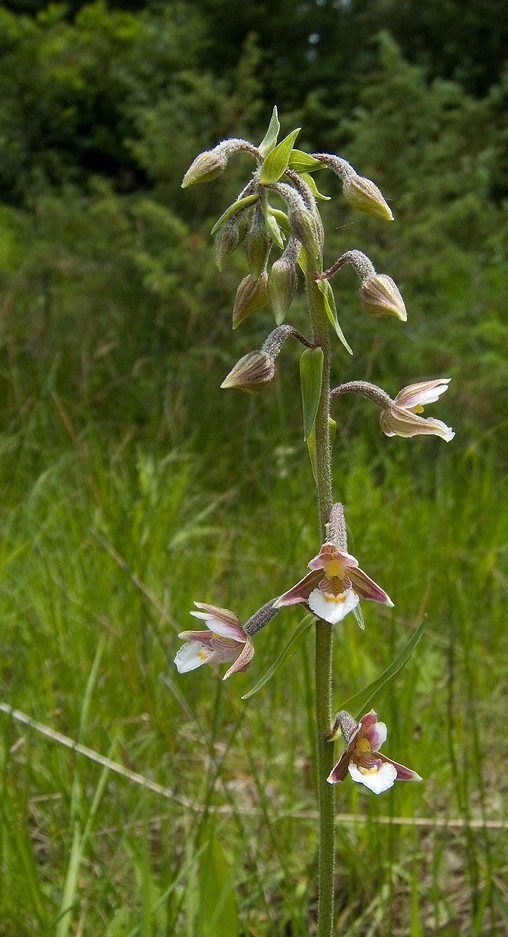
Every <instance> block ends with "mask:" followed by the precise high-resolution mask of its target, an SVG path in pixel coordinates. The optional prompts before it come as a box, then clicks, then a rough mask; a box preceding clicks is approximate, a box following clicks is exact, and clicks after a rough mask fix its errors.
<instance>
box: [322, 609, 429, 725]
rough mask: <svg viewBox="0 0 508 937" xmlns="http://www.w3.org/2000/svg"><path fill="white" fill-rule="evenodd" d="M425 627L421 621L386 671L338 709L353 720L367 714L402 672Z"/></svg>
mask: <svg viewBox="0 0 508 937" xmlns="http://www.w3.org/2000/svg"><path fill="white" fill-rule="evenodd" d="M425 625H426V620H425V619H423V621H422V623H421V624H420V626H419V627H418V628H417V629H416V631H414V632H413V634H412V635H411V637H410V638H409V640H408V641H406V643H405V644H404V646H403V647H402V648H401V650H400V651H399V653H398V654H397V657H396V658H395V660H394V661H393V664H390V666H389V667H387V668H386V670H384V671H383V673H382V674H381V676H380V677H378V678H377V679H376V680H373V681H372V683H369V685H368V686H366V687H365V688H364V689H363V690H360V691H359V692H358V693H355V694H354V696H350V697H349V699H347V700H346V702H345V703H343V704H342V705H341V707H340V709H345V710H346V712H349V713H351V715H352V716H354V717H355V719H357V718H359V717H360V715H363V713H365V712H367V711H368V709H369V707H372V706H373V704H374V702H375V701H376V700H377V699H379V698H380V697H381V696H382V695H383V693H386V691H387V690H388V688H389V687H390V686H391V684H392V683H393V681H394V680H395V677H396V676H397V674H398V673H400V671H401V670H402V668H403V667H404V666H405V665H406V664H407V662H408V660H409V658H410V657H411V654H412V653H413V651H414V649H415V647H416V645H417V644H418V642H419V641H420V639H421V637H422V635H423V632H424V629H425Z"/></svg>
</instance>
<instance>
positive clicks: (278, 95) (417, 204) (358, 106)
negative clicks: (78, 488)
mask: <svg viewBox="0 0 508 937" xmlns="http://www.w3.org/2000/svg"><path fill="white" fill-rule="evenodd" d="M481 6H482V9H481V10H480V5H479V4H474V3H471V4H469V5H468V6H467V9H466V10H465V12H464V16H463V17H462V8H460V9H459V7H458V5H457V4H456V3H455V2H451V0H449V2H447V3H446V4H438V3H432V4H426V5H423V6H420V7H419V8H418V10H416V8H415V5H414V4H413V3H411V2H407V3H404V4H399V3H395V2H392V0H387V2H386V3H384V4H383V5H382V11H383V12H382V17H381V13H380V10H381V5H380V4H377V3H372V2H367V0H352V2H351V3H347V4H337V3H332V2H328V0H320V2H316V3H309V4H301V5H298V6H295V5H294V4H290V3H283V4H280V5H276V4H268V3H266V2H264V0H257V2H256V3H253V4H250V5H243V6H241V7H238V8H237V7H235V11H234V16H233V15H231V7H230V4H229V3H228V2H226V0H193V2H192V3H180V2H177V0H176V2H173V3H169V4H164V5H161V4H160V3H156V2H153V3H146V4H141V5H136V9H134V5H133V4H129V3H117V4H114V5H111V7H108V6H106V5H105V3H103V2H97V3H93V4H88V5H87V4H79V3H76V4H71V5H67V6H63V5H51V6H47V5H46V4H44V3H36V2H33V3H32V4H31V3H25V4H22V3H19V4H15V3H11V4H4V5H3V6H0V139H1V141H2V146H1V148H0V289H1V296H2V310H3V341H4V344H5V343H7V344H8V347H9V351H10V361H11V364H12V366H13V368H14V369H15V372H16V373H18V374H21V373H22V372H24V373H26V374H27V380H26V387H30V386H31V385H30V381H31V380H32V381H33V382H34V383H33V385H32V386H33V388H34V393H35V392H36V391H35V387H36V386H38V382H40V381H41V380H42V375H43V373H44V372H45V371H46V372H47V370H48V367H49V365H48V362H53V363H55V362H59V363H58V364H57V365H55V366H57V372H58V381H59V382H60V384H59V386H60V389H61V390H62V392H65V393H67V394H68V395H69V400H71V401H72V406H77V401H79V400H80V399H81V397H80V394H81V395H82V396H83V395H84V397H83V399H85V400H86V402H87V405H88V404H90V403H91V404H92V405H93V406H95V405H97V406H99V404H100V406H101V407H102V408H103V410H104V411H105V412H106V411H108V406H109V410H110V412H111V414H118V412H119V411H118V395H119V394H120V396H121V394H122V390H121V388H122V385H123V382H124V381H125V380H126V377H125V375H129V374H132V373H133V371H134V370H135V369H136V367H138V366H139V367H140V365H139V362H140V361H147V360H149V361H150V362H151V364H150V370H151V373H152V379H153V380H154V381H155V380H157V378H156V375H159V374H160V371H161V367H162V369H163V370H164V369H165V368H166V369H167V368H168V367H169V368H171V367H172V365H173V363H174V361H176V360H177V356H178V353H179V351H180V350H181V349H182V348H184V347H187V346H188V344H192V346H193V347H194V348H196V347H199V338H200V336H202V343H203V349H204V348H205V347H206V348H207V349H208V351H207V354H209V355H212V357H213V354H214V352H213V345H214V337H215V336H217V335H219V334H220V332H221V330H226V329H228V328H229V298H228V297H229V296H230V294H231V282H232V280H233V279H234V278H233V277H232V276H231V269H230V268H228V265H227V264H226V265H225V269H224V270H223V271H222V274H221V277H220V278H219V280H217V278H216V275H215V273H214V271H213V270H212V267H211V261H210V258H209V253H208V250H207V249H206V247H205V238H208V232H209V228H210V226H211V219H212V218H213V217H216V216H217V214H218V213H219V211H220V208H219V206H220V205H223V204H224V203H225V202H227V198H225V195H226V196H227V194H231V195H232V194H233V192H234V191H235V180H234V177H233V179H231V180H230V181H228V182H225V181H223V180H219V181H218V182H217V184H216V185H215V186H213V187H203V190H202V191H199V192H197V193H196V197H195V199H194V200H193V201H192V203H190V202H189V200H188V199H187V198H185V196H184V194H183V193H182V192H181V190H180V181H181V178H182V176H183V173H184V171H185V169H186V168H187V166H188V164H189V163H190V161H191V159H192V158H193V156H194V154H195V153H196V152H198V151H200V150H202V149H204V148H206V147H207V146H209V145H211V144H212V143H214V142H215V141H216V140H217V139H218V138H221V137H222V138H225V137H228V136H242V135H246V136H249V137H254V138H256V132H258V133H259V139H260V138H261V136H262V133H263V130H264V126H265V124H266V118H267V115H268V114H269V113H270V111H271V108H272V105H273V103H274V102H275V99H276V101H277V103H278V104H279V106H280V110H281V116H282V118H283V121H285V124H284V126H283V130H284V129H286V128H287V129H290V127H291V126H295V125H296V124H300V123H301V124H303V125H304V126H306V128H307V130H306V132H307V133H308V135H309V140H303V139H302V141H301V143H302V146H304V147H306V146H307V145H310V146H311V147H312V148H313V149H315V150H319V149H320V148H321V149H326V150H328V151H330V152H339V153H341V155H343V156H345V157H346V158H347V159H349V160H351V162H352V163H353V164H356V165H358V167H361V171H362V172H364V173H365V174H366V175H368V176H370V177H372V178H374V179H375V180H376V182H378V183H379V184H380V186H381V188H382V190H383V192H384V193H385V194H386V195H387V197H388V198H389V200H390V202H391V204H392V206H393V208H394V212H395V214H396V216H397V221H398V223H399V225H400V228H399V231H400V235H399V237H398V238H397V254H396V256H393V253H392V252H393V251H394V248H393V247H392V245H393V243H394V241H393V239H392V238H391V237H390V234H389V233H387V232H386V231H383V233H381V232H377V231H376V241H375V245H373V247H372V250H373V252H374V253H375V254H376V256H375V257H374V260H375V262H376V266H377V268H378V269H380V270H381V269H390V270H394V271H395V273H396V276H397V281H398V282H399V284H400V285H401V286H402V289H403V292H404V295H405V298H406V300H407V305H408V307H409V309H410V317H409V324H408V330H409V334H410V336H412V338H413V342H409V343H406V344H405V345H404V346H402V345H401V347H400V350H398V351H397V354H398V355H400V356H401V357H402V358H403V362H402V363H403V364H404V362H406V364H407V370H408V372H411V373H412V372H414V370H415V368H414V365H415V361H416V359H417V358H418V354H419V352H418V349H419V348H420V347H421V343H422V342H424V343H426V345H427V349H426V357H427V360H428V361H429V362H431V364H432V366H435V368H436V372H438V373H444V372H445V371H449V372H450V373H451V374H453V375H456V376H457V377H460V386H461V391H460V395H461V403H462V404H465V405H466V406H467V411H468V412H471V408H472V412H473V413H474V414H478V413H481V415H482V418H485V419H486V420H487V421H490V422H492V421H493V420H495V418H496V417H495V413H496V411H497V404H496V401H497V400H498V397H497V396H493V395H492V393H488V392H487V389H488V387H489V385H490V386H493V387H494V388H495V391H496V394H498V393H499V392H501V391H502V388H503V387H504V386H505V383H506V382H505V380H504V364H503V362H504V353H505V352H504V350H503V349H504V348H505V346H506V341H507V330H506V325H505V321H504V317H503V306H504V305H505V304H506V299H507V296H508V283H507V279H506V268H505V255H506V247H505V245H506V243H507V241H508V236H507V235H508V222H507V217H506V201H505V200H506V196H507V194H508V162H507V158H506V153H507V152H508V147H507V140H508V123H507V117H506V114H507V108H506V102H507V96H508V69H506V68H505V70H504V71H503V68H502V62H501V59H500V55H499V54H498V52H496V51H495V50H496V49H498V46H499V42H500V37H502V35H503V30H504V29H505V28H506V26H505V24H504V21H501V18H499V17H498V18H497V21H496V22H494V13H495V11H496V9H497V8H496V5H495V0H492V2H491V3H490V5H489V9H490V12H491V14H492V15H491V16H484V14H483V12H482V11H483V10H484V9H486V7H485V5H481ZM453 16H455V17H456V18H458V19H461V23H460V31H459V33H458V35H461V36H464V35H465V34H466V32H467V29H471V30H473V31H475V30H476V29H478V31H479V32H478V35H479V34H480V32H481V35H482V36H483V37H484V39H485V42H486V43H487V45H486V46H485V47H486V48H490V49H491V50H492V66H493V67H492V69H491V71H490V72H489V75H490V78H489V80H488V81H487V77H486V73H485V70H484V64H485V63H484V60H483V58H482V60H481V61H480V58H481V57H479V56H478V54H477V53H475V51H474V48H475V47H474V45H471V44H467V43H463V45H462V46H461V47H459V46H460V44H459V42H458V38H457V35H455V34H453V31H452V30H451V28H449V27H450V23H451V21H452V19H453ZM462 20H463V21H462ZM409 23H411V24H412V25H411V29H409V28H408V29H407V31H406V32H405V31H404V30H405V25H404V24H406V25H407V24H409ZM417 23H422V24H423V26H424V28H423V26H422V29H423V33H422V35H424V36H427V34H428V35H429V40H428V42H427V40H425V43H422V42H421V43H420V45H418V41H417V28H416V24H417ZM440 24H441V25H440ZM381 25H383V26H387V25H389V26H391V33H390V32H387V31H386V30H385V31H384V32H383V33H381V34H379V32H378V30H379V27H380V26H381ZM445 25H446V27H447V31H446V35H445V39H446V41H445V42H444V43H443V44H442V48H438V43H437V41H434V39H432V37H435V36H437V35H438V33H439V29H440V28H441V29H444V26H445ZM480 27H481V28H480ZM465 31H466V32H465ZM475 35H476V32H475ZM431 39H432V41H431ZM397 40H398V41H397ZM489 44H490V45H489ZM461 52H462V54H461V55H459V53H461ZM459 59H460V61H459ZM482 69H483V71H482ZM309 128H310V129H309ZM243 158H244V157H241V156H240V157H239V172H240V171H241V168H242V167H241V165H240V164H241V160H242V159H243ZM327 184H329V183H327ZM224 186H231V190H230V193H229V192H228V193H225V192H224ZM331 210H333V209H331ZM325 211H326V209H325ZM190 213H192V215H193V218H192V224H189V222H190V218H189V214H190ZM196 216H197V217H196ZM340 224H341V225H342V224H343V222H342V221H341V222H340ZM338 225H339V221H337V230H336V236H335V240H334V242H333V244H332V247H333V250H335V249H336V251H337V255H338V254H339V253H340V252H341V251H344V250H347V249H350V248H354V247H355V246H357V243H358V242H359V241H360V240H362V242H363V243H366V244H367V247H369V244H368V232H367V231H365V232H363V231H362V222H361V221H359V220H358V219H357V217H354V216H353V215H351V223H350V224H347V225H346V226H345V227H343V226H341V227H339V226H338ZM191 231H192V233H191ZM196 232H197V233H196ZM332 241H333V239H332ZM329 259H330V262H333V260H334V259H335V258H334V257H333V256H331V257H330V258H329ZM232 263H233V264H240V265H241V261H238V260H236V258H235V259H234V260H233V261H232ZM341 276H342V274H341ZM347 277H348V274H347V273H345V274H344V278H345V288H346V294H345V302H346V309H345V314H346V316H347V315H351V316H353V315H357V314H358V310H357V306H356V304H357V297H356V292H355V287H354V285H353V281H352V280H351V281H350V283H349V285H348V279H347ZM411 308H415V309H417V310H418V311H419V314H418V315H415V316H414V317H413V316H412V315H411ZM423 312H425V315H426V317H427V318H426V320H425V321H426V322H427V325H426V326H425V327H424V326H423V321H424V317H423ZM362 328H363V337H364V340H363V341H362V340H360V342H359V347H358V348H355V354H356V355H360V356H362V355H363V356H364V359H365V364H364V367H365V369H368V368H372V367H374V368H377V369H378V370H379V371H380V372H383V373H380V374H379V375H378V376H379V377H380V378H383V379H384V377H385V376H386V375H385V372H386V371H388V372H389V370H390V369H389V363H388V362H387V361H386V358H385V357H384V355H383V348H384V346H383V343H382V342H379V341H377V342H376V346H375V347H376V353H375V355H374V359H373V358H372V352H371V350H370V348H371V338H372V336H371V332H370V326H369V323H368V322H365V323H364V325H363V326H362ZM389 328H391V326H389ZM255 329H256V325H255V324H253V325H252V330H253V331H254V332H255ZM196 330H197V332H196ZM191 331H193V332H194V334H193V337H192V342H190V341H189V338H190V333H191ZM451 333H452V334H453V336H454V337H453V342H450V340H449V338H447V339H446V341H445V340H444V336H445V335H447V336H449V335H450V334H451ZM254 339H255V335H254ZM247 340H248V341H249V347H253V341H252V334H251V337H250V339H246V341H247ZM105 348H108V349H109V350H108V351H107V353H106V352H104V349H105ZM246 350H247V349H246ZM189 360H192V358H191V359H189ZM71 364H72V367H71V366H70V365H71ZM226 370H227V367H225V368H224V373H225V372H226ZM92 372H93V375H94V376H93V380H92V381H91V382H88V378H89V377H90V375H91V374H92ZM114 375H117V378H118V375H122V377H121V378H120V379H119V380H117V378H115V377H114ZM422 376H425V375H422ZM85 378H86V380H85ZM101 381H102V382H104V383H103V384H102V386H103V387H104V386H107V387H108V388H109V389H110V391H109V392H108V393H106V392H105V391H104V390H102V391H101V392H100V393H99V392H98V390H97V388H98V387H100V386H101ZM457 383H459V382H457ZM9 393H10V391H7V398H6V401H5V402H6V404H7V406H8V404H9ZM146 399H148V398H145V396H144V395H143V394H141V395H139V396H138V397H137V398H136V399H132V401H131V405H132V407H133V413H135V415H134V419H135V420H137V421H138V422H140V423H143V421H144V420H145V419H146V418H147V407H148V404H146V405H145V402H144V401H145V400H146Z"/></svg>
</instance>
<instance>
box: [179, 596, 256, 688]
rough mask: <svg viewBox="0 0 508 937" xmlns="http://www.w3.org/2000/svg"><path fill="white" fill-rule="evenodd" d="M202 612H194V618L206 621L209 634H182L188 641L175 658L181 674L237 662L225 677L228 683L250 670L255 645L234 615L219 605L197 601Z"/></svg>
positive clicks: (196, 604) (196, 632) (180, 635)
mask: <svg viewBox="0 0 508 937" xmlns="http://www.w3.org/2000/svg"><path fill="white" fill-rule="evenodd" d="M194 605H195V606H196V608H198V609H203V611H199V612H191V613H190V614H191V615H193V616H194V618H200V619H202V620H203V621H204V622H205V624H206V627H207V628H208V629H209V630H208V631H182V632H180V634H179V635H178V637H179V638H182V639H183V640H184V641H185V644H183V645H182V647H181V648H180V650H179V651H178V653H177V655H176V657H175V664H176V669H177V670H178V673H188V672H189V670H196V668H197V667H201V666H202V665H203V664H210V663H212V662H214V663H216V664H224V663H226V661H234V663H233V664H232V666H231V667H230V668H229V670H227V671H226V673H225V674H224V677H223V680H227V678H228V677H231V676H232V674H234V673H238V672H239V671H240V670H246V668H247V667H248V666H249V664H250V662H251V660H252V658H253V656H254V645H253V643H252V641H251V639H250V637H249V635H248V634H246V632H245V631H244V629H243V628H242V625H241V622H240V619H239V618H238V616H237V615H235V613H234V612H231V611H230V610H229V609H227V608H219V607H218V606H217V605H206V604H204V603H203V602H194Z"/></svg>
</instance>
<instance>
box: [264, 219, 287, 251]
mask: <svg viewBox="0 0 508 937" xmlns="http://www.w3.org/2000/svg"><path fill="white" fill-rule="evenodd" d="M265 225H266V230H267V231H268V234H269V235H270V237H271V238H272V241H274V242H275V244H276V245H277V247H280V248H281V250H282V248H283V247H284V239H283V237H282V233H281V230H280V228H279V225H278V224H277V222H276V220H275V218H274V215H273V213H272V212H271V211H267V212H265Z"/></svg>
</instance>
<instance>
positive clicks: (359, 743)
mask: <svg viewBox="0 0 508 937" xmlns="http://www.w3.org/2000/svg"><path fill="white" fill-rule="evenodd" d="M341 717H342V718H341ZM346 717H347V718H346ZM337 719H338V722H339V723H340V725H341V726H342V725H343V723H344V725H345V726H346V728H347V731H346V732H345V733H344V734H345V738H346V741H347V743H348V744H347V748H346V750H345V752H343V753H342V755H341V756H340V758H339V760H338V762H337V764H336V765H335V766H334V768H332V770H331V772H330V775H329V777H328V782H329V783H330V784H338V783H340V782H341V781H344V779H345V778H346V776H347V774H348V773H349V774H350V775H351V777H352V779H353V781H357V782H358V783H359V784H364V785H365V787H368V788H369V790H371V791H373V792H374V794H381V793H382V792H383V791H387V790H388V789H389V788H390V787H392V786H393V784H394V782H395V781H421V780H422V779H421V777H420V775H419V774H417V773H416V771H413V770H412V769H411V768H406V767H405V766H404V765H400V764H398V762H396V761H392V760H391V758H388V757H387V756H386V755H382V754H381V753H380V751H379V749H380V748H381V746H382V745H383V743H384V742H385V741H386V737H387V735H388V730H387V728H386V725H385V723H384V722H378V721H377V713H375V712H374V710H373V709H371V711H370V712H368V713H366V715H365V716H362V718H361V719H360V721H359V723H358V724H357V726H356V728H355V729H353V728H352V722H353V720H352V717H351V716H350V715H349V713H345V712H344V713H339V715H338V717H337ZM343 731H344V730H343Z"/></svg>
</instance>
